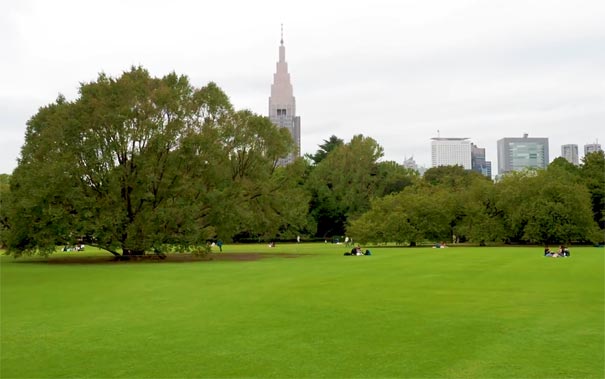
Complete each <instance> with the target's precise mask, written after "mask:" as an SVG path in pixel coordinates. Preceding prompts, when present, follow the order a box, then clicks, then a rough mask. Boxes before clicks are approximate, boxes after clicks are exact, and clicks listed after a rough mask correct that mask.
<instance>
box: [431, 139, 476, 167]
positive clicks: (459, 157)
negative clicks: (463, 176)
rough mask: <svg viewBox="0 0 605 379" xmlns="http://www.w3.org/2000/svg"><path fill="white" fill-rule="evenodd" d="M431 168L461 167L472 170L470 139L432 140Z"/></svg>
mask: <svg viewBox="0 0 605 379" xmlns="http://www.w3.org/2000/svg"><path fill="white" fill-rule="evenodd" d="M431 140H432V141H431V166H432V167H437V166H455V165H459V166H462V167H464V168H465V169H466V170H470V169H471V142H470V141H469V140H468V138H441V137H437V138H431Z"/></svg>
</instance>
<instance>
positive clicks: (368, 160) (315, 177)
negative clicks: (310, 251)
mask: <svg viewBox="0 0 605 379" xmlns="http://www.w3.org/2000/svg"><path fill="white" fill-rule="evenodd" d="M382 155H383V149H382V147H381V146H380V145H378V143H377V142H376V141H375V140H373V139H372V138H369V137H364V136H362V135H357V136H354V137H353V138H352V139H351V141H350V142H349V143H347V144H344V145H341V146H338V147H336V148H335V149H334V150H333V151H331V152H330V153H329V154H328V155H327V156H326V158H325V159H323V160H322V161H321V162H320V163H319V164H318V165H317V166H315V167H314V168H313V170H312V171H311V174H310V176H309V179H308V187H309V190H310V192H311V194H312V201H311V213H312V215H313V217H314V219H315V220H316V221H317V234H318V235H319V236H322V237H326V236H332V235H342V234H344V228H345V224H346V222H347V219H348V218H349V217H355V216H357V215H361V214H362V213H363V212H365V211H366V210H367V209H368V208H369V206H370V199H371V198H372V196H373V195H374V191H375V189H376V175H377V174H378V160H379V159H380V158H381V157H382Z"/></svg>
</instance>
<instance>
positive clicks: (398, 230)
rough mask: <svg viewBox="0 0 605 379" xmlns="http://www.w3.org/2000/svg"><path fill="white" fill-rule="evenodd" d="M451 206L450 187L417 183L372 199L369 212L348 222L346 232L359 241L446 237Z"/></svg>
mask: <svg viewBox="0 0 605 379" xmlns="http://www.w3.org/2000/svg"><path fill="white" fill-rule="evenodd" d="M454 207H455V202H454V196H453V195H452V193H451V192H450V191H449V190H447V189H445V188H443V187H438V186H430V185H427V184H423V183H419V184H417V185H414V186H410V187H407V188H405V189H404V190H403V191H401V192H399V193H396V194H391V195H388V196H385V197H383V198H378V199H375V200H374V201H373V202H372V207H371V209H370V210H369V211H368V212H366V213H364V214H363V215H362V216H361V217H359V218H357V219H355V220H353V221H352V222H351V223H350V225H349V226H348V228H347V233H348V234H349V235H350V236H352V237H353V238H354V239H355V240H358V241H361V242H397V243H409V244H411V245H415V244H416V243H417V242H422V241H425V240H429V241H433V242H435V241H449V239H450V238H451V235H452V234H451V224H452V222H453V220H454V218H455V212H454Z"/></svg>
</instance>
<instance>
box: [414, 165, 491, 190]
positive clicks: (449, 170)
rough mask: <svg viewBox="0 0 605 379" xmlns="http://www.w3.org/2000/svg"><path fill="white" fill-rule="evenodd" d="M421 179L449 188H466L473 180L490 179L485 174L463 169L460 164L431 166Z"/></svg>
mask: <svg viewBox="0 0 605 379" xmlns="http://www.w3.org/2000/svg"><path fill="white" fill-rule="evenodd" d="M422 179H423V180H424V181H425V182H426V183H428V184H430V185H433V186H437V185H438V186H445V187H447V188H450V189H460V188H466V187H468V186H469V185H471V183H472V182H473V181H474V180H477V179H480V180H485V181H491V179H490V178H488V177H487V176H485V175H481V174H480V173H478V172H476V171H470V170H465V169H464V167H462V166H460V165H455V166H438V167H431V168H429V169H428V170H426V172H425V173H424V175H423V176H422Z"/></svg>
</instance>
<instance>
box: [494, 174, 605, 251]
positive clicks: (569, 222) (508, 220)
mask: <svg viewBox="0 0 605 379" xmlns="http://www.w3.org/2000/svg"><path fill="white" fill-rule="evenodd" d="M496 192H497V195H496V196H497V204H496V207H497V208H498V209H500V210H501V211H502V212H503V224H504V228H505V230H506V236H507V237H506V239H507V240H508V241H510V242H529V243H550V244H553V243H569V242H572V241H594V240H595V239H598V232H597V224H596V223H595V222H594V221H593V219H592V217H591V216H592V212H591V209H590V194H589V192H588V189H587V188H586V186H585V185H584V184H583V183H582V182H581V178H580V177H579V176H578V175H577V174H576V173H574V172H573V171H569V170H567V169H565V168H564V167H563V168H562V167H561V166H560V165H559V164H555V165H552V167H551V166H549V167H548V168H547V169H546V170H528V171H521V172H515V173H509V174H507V175H506V176H505V177H504V178H503V179H502V181H500V182H499V183H498V184H497V186H496Z"/></svg>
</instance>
